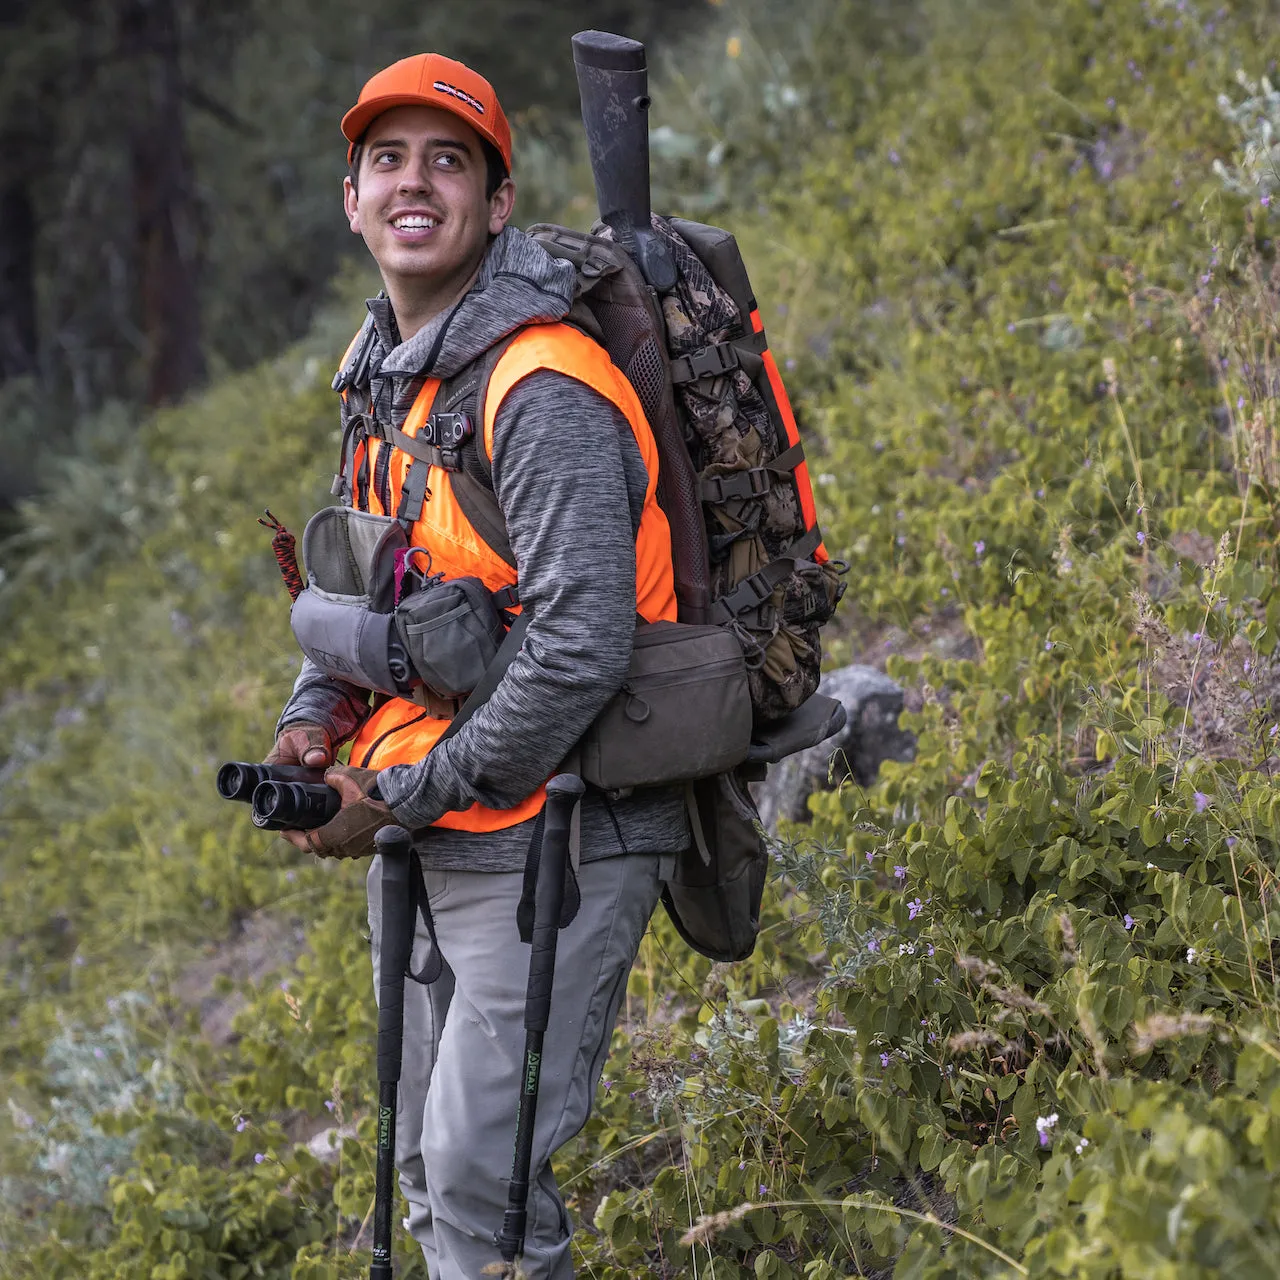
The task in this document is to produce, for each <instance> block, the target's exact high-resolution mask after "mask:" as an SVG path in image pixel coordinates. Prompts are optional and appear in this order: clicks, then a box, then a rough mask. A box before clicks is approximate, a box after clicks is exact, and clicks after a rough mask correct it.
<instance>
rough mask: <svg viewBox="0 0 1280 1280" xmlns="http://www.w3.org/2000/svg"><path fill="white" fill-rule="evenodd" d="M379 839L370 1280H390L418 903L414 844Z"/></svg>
mask: <svg viewBox="0 0 1280 1280" xmlns="http://www.w3.org/2000/svg"><path fill="white" fill-rule="evenodd" d="M375 839H376V841H377V845H378V852H379V853H380V854H381V855H382V880H381V885H382V927H381V930H380V931H379V934H378V939H379V948H378V1149H377V1161H376V1164H375V1181H374V1194H373V1260H372V1262H371V1263H370V1265H369V1280H391V1214H392V1210H393V1208H394V1205H395V1194H396V1193H395V1184H396V1165H395V1160H396V1091H397V1088H398V1085H399V1083H400V1059H401V1054H402V1051H403V1048H404V977H405V972H406V970H407V969H408V967H409V955H410V952H411V951H412V949H413V898H412V896H411V895H410V892H409V855H410V852H411V851H412V848H413V841H412V838H411V837H410V835H409V833H408V832H407V831H406V830H405V829H404V828H403V827H384V828H383V829H382V830H381V831H379V832H378V834H377V836H376V837H375Z"/></svg>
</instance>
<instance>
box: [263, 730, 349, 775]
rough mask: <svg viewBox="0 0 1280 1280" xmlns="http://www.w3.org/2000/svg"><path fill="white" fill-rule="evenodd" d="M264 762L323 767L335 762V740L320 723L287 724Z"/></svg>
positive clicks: (315, 767)
mask: <svg viewBox="0 0 1280 1280" xmlns="http://www.w3.org/2000/svg"><path fill="white" fill-rule="evenodd" d="M262 763H263V764H302V765H307V766H308V767H309V768H312V769H323V768H324V767H325V766H326V765H330V764H332V763H333V741H332V739H331V738H330V737H329V731H328V730H327V729H322V728H321V727H320V726H319V725H318V724H301V723H299V724H287V725H285V727H284V728H283V729H281V730H280V736H279V737H278V738H277V739H276V744H275V746H274V747H272V748H271V754H270V755H268V756H267V758H266V759H265V760H264V761H263V762H262Z"/></svg>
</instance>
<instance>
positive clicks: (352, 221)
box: [342, 177, 360, 235]
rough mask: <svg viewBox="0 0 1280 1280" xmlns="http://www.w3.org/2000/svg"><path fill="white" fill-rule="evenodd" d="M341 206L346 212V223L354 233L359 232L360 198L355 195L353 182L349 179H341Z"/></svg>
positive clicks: (357, 233)
mask: <svg viewBox="0 0 1280 1280" xmlns="http://www.w3.org/2000/svg"><path fill="white" fill-rule="evenodd" d="M342 207H343V209H344V210H345V211H346V214H347V223H348V224H349V225H350V227H351V230H352V232H353V233H354V234H355V235H359V234H360V198H359V196H357V195H356V188H355V184H354V183H353V182H352V181H351V179H350V178H349V177H348V178H343V180H342Z"/></svg>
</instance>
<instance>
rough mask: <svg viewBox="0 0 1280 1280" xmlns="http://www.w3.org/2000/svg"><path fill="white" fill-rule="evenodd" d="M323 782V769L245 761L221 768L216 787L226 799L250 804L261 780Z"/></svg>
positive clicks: (234, 762)
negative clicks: (244, 762) (248, 762)
mask: <svg viewBox="0 0 1280 1280" xmlns="http://www.w3.org/2000/svg"><path fill="white" fill-rule="evenodd" d="M323 781H324V770H323V769H308V768H306V767H305V766H304V765H300V764H243V763H241V762H239V761H232V762H231V763H229V764H224V765H223V766H222V768H221V769H219V770H218V778H217V787H218V794H219V795H220V796H221V797H222V798H223V799H224V800H243V801H244V802H245V804H249V803H251V802H252V800H253V793H254V790H255V788H256V787H257V786H258V784H259V783H260V782H310V783H317V782H323Z"/></svg>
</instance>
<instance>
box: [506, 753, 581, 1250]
mask: <svg viewBox="0 0 1280 1280" xmlns="http://www.w3.org/2000/svg"><path fill="white" fill-rule="evenodd" d="M585 790H586V786H585V785H584V784H583V781H582V779H581V778H579V777H576V776H575V775H574V774H571V773H560V774H557V775H556V776H555V777H554V778H552V779H551V781H550V782H548V783H547V807H546V812H545V814H544V815H543V826H542V855H541V857H540V858H539V859H538V878H537V884H536V886H535V888H534V900H533V903H534V905H533V945H532V948H531V951H530V956H529V985H528V987H527V988H526V991H525V1002H524V1068H523V1070H522V1071H521V1074H520V1101H519V1107H518V1110H517V1112H516V1146H515V1153H514V1156H513V1158H512V1161H511V1182H510V1185H509V1186H508V1188H507V1210H506V1213H505V1214H503V1218H502V1230H501V1231H499V1232H498V1233H497V1234H496V1235H495V1236H494V1243H495V1244H496V1245H497V1246H498V1249H499V1251H500V1252H501V1254H502V1260H503V1261H504V1262H507V1263H511V1262H514V1261H515V1260H516V1258H517V1257H519V1256H520V1255H521V1254H522V1253H523V1252H524V1235H525V1227H526V1225H527V1222H528V1207H529V1166H530V1165H531V1164H532V1162H533V1127H534V1122H535V1121H536V1119H537V1113H538V1084H539V1081H540V1080H541V1078H542V1042H543V1037H544V1035H545V1033H546V1030H547V1022H548V1021H549V1019H550V1015H551V986H552V983H553V982H554V980H555V969H556V941H557V938H558V937H559V934H560V913H561V910H562V909H563V907H564V885H565V877H566V873H567V871H568V866H569V837H570V830H571V828H572V825H573V811H574V809H575V808H576V807H577V805H578V801H579V800H581V799H582V793H583V792H584V791H585Z"/></svg>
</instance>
